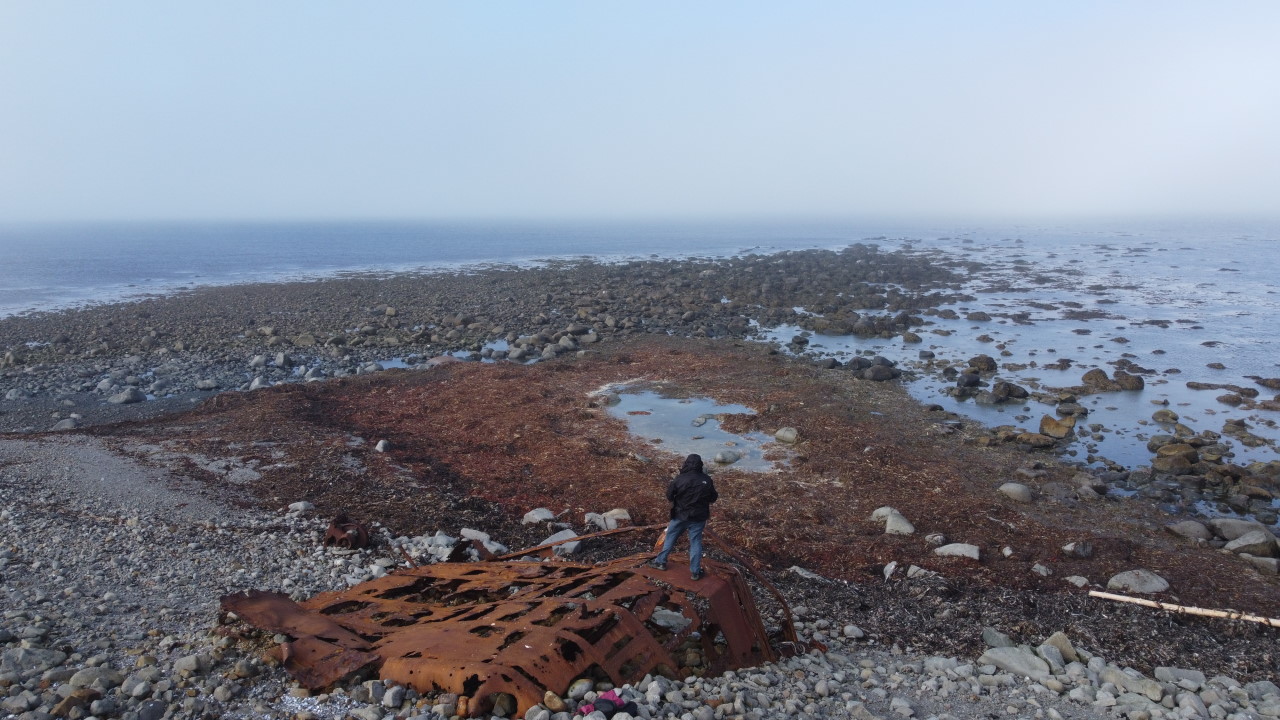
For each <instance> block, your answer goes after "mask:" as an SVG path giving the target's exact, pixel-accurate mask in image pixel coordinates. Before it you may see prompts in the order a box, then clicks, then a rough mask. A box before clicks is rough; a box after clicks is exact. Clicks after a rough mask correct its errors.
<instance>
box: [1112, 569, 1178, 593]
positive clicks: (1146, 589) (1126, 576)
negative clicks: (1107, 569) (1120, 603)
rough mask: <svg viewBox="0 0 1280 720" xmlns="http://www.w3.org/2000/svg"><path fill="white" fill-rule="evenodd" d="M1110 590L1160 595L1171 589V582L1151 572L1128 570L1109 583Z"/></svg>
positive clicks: (1113, 577) (1114, 577) (1115, 576)
mask: <svg viewBox="0 0 1280 720" xmlns="http://www.w3.org/2000/svg"><path fill="white" fill-rule="evenodd" d="M1107 589H1108V590H1120V591H1123V592H1135V593H1144V594H1147V593H1159V592H1164V591H1165V590H1168V589H1169V581H1168V580H1165V579H1164V578H1162V577H1160V576H1159V575H1157V574H1155V573H1153V572H1151V571H1150V570H1145V569H1138V570H1126V571H1125V572H1122V573H1119V574H1117V575H1114V576H1112V578H1111V579H1110V580H1108V581H1107Z"/></svg>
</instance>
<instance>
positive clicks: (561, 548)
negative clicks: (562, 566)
mask: <svg viewBox="0 0 1280 720" xmlns="http://www.w3.org/2000/svg"><path fill="white" fill-rule="evenodd" d="M576 537H578V534H577V533H575V532H574V531H572V530H561V531H560V532H558V533H556V534H555V535H552V536H551V537H549V538H547V539H545V540H543V541H542V542H540V543H538V544H539V545H546V544H548V543H553V542H560V541H561V540H572V539H573V538H576ZM580 545H582V543H580V542H568V543H564V544H563V545H557V546H555V548H554V549H553V552H555V554H557V555H572V554H574V553H575V552H577V551H578V547H579V546H580Z"/></svg>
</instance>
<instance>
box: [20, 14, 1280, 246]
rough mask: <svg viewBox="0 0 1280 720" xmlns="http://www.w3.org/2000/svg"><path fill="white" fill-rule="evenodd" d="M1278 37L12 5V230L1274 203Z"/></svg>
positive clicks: (1227, 32)
mask: <svg viewBox="0 0 1280 720" xmlns="http://www.w3.org/2000/svg"><path fill="white" fill-rule="evenodd" d="M1276 27H1280V4H1277V3H1274V2H1269V1H1266V0H1242V1H1240V2H1232V3H1229V4H1228V5H1225V6H1223V5H1219V4H1211V3H1167V2H1155V1H1154V0H1138V1H1135V2H1124V3H1111V2H1076V3H1066V4H1049V3H1024V2H1013V1H1012V0H1007V1H995V0H984V1H979V2H972V3H964V4H963V5H945V4H923V5H922V4H914V3H879V4H870V3H846V2H835V1H822V0H819V1H818V2H812V3H806V4H805V5H804V6H803V7H793V6H790V5H787V4H779V3H771V2H732V3H730V2H723V1H716V0H713V1H711V2H705V3H698V4H696V5H693V6H688V5H679V6H676V5H669V4H662V3H646V4H641V5H632V6H627V7H618V6H614V5H611V4H600V3H593V2H586V1H569V0H567V1H565V2H557V3H552V4H538V5H514V6H511V5H489V4H483V3H461V4H445V3H416V2H408V1H407V0H391V1H389V2H384V3H379V4H378V6H377V7H376V8H366V7H363V6H355V5H346V4H340V3H314V2H304V1H303V0H281V1H280V2H273V3H268V4H263V3H258V2H249V1H248V0H229V1H228V2H220V3H212V4H200V3H180V4H175V3H160V2H155V1H154V0H121V1H120V2H112V3H109V4H106V3H103V4H88V5H86V4H83V3H65V2H46V1H45V0H12V1H10V2H5V3H3V4H0V97H3V98H4V101H3V103H0V220H22V221H27V220H36V221H67V220H148V219H150V220H154V219H177V220H193V219H205V220H208V219H217V220H232V221H242V220H261V219H271V220H311V219H385V218H459V217H478V218H505V219H515V218H526V219H527V218H595V219H604V218H607V219H624V218H669V217H677V218H687V217H728V216H743V215H750V216H798V217H812V216H840V217H844V216H851V215H853V216H867V215H876V216H890V217H935V218H936V217H940V216H960V217H968V218H992V217H994V218H1026V217H1039V218H1043V217H1048V216H1055V217H1077V218H1079V217H1096V216H1099V215H1111V216H1116V215H1120V216H1167V215H1177V216H1207V215H1210V216H1217V217H1237V218H1238V217H1243V216H1256V215H1264V216H1270V217H1275V214H1276V212H1277V209H1276V207H1275V188H1277V187H1280V133H1276V132H1275V128H1276V127H1280V93H1277V92H1275V91H1274V88H1275V78H1276V77H1277V76H1280V43H1276V42H1275V28H1276ZM55 48H56V51H54V49H55Z"/></svg>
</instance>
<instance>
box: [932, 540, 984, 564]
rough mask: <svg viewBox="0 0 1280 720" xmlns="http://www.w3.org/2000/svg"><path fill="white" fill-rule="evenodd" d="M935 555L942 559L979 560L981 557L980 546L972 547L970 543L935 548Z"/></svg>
mask: <svg viewBox="0 0 1280 720" xmlns="http://www.w3.org/2000/svg"><path fill="white" fill-rule="evenodd" d="M933 554H934V555H940V556H942V557H964V558H969V559H970V560H977V559H979V557H980V551H979V549H978V546H977V545H970V544H968V543H951V544H950V545H943V546H942V547H940V548H934V551H933Z"/></svg>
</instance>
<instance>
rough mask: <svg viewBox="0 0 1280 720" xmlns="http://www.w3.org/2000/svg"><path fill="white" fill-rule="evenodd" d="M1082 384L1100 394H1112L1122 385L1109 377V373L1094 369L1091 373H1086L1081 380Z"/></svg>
mask: <svg viewBox="0 0 1280 720" xmlns="http://www.w3.org/2000/svg"><path fill="white" fill-rule="evenodd" d="M1080 382H1082V383H1084V384H1085V385H1087V386H1088V387H1089V388H1090V389H1092V390H1096V391H1099V392H1111V391H1113V390H1119V389H1120V385H1119V384H1117V383H1116V382H1115V381H1114V380H1112V379H1111V378H1109V377H1107V371H1106V370H1103V369H1101V368H1094V369H1092V370H1090V371H1089V372H1086V373H1085V374H1084V375H1083V376H1082V377H1081V378H1080Z"/></svg>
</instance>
